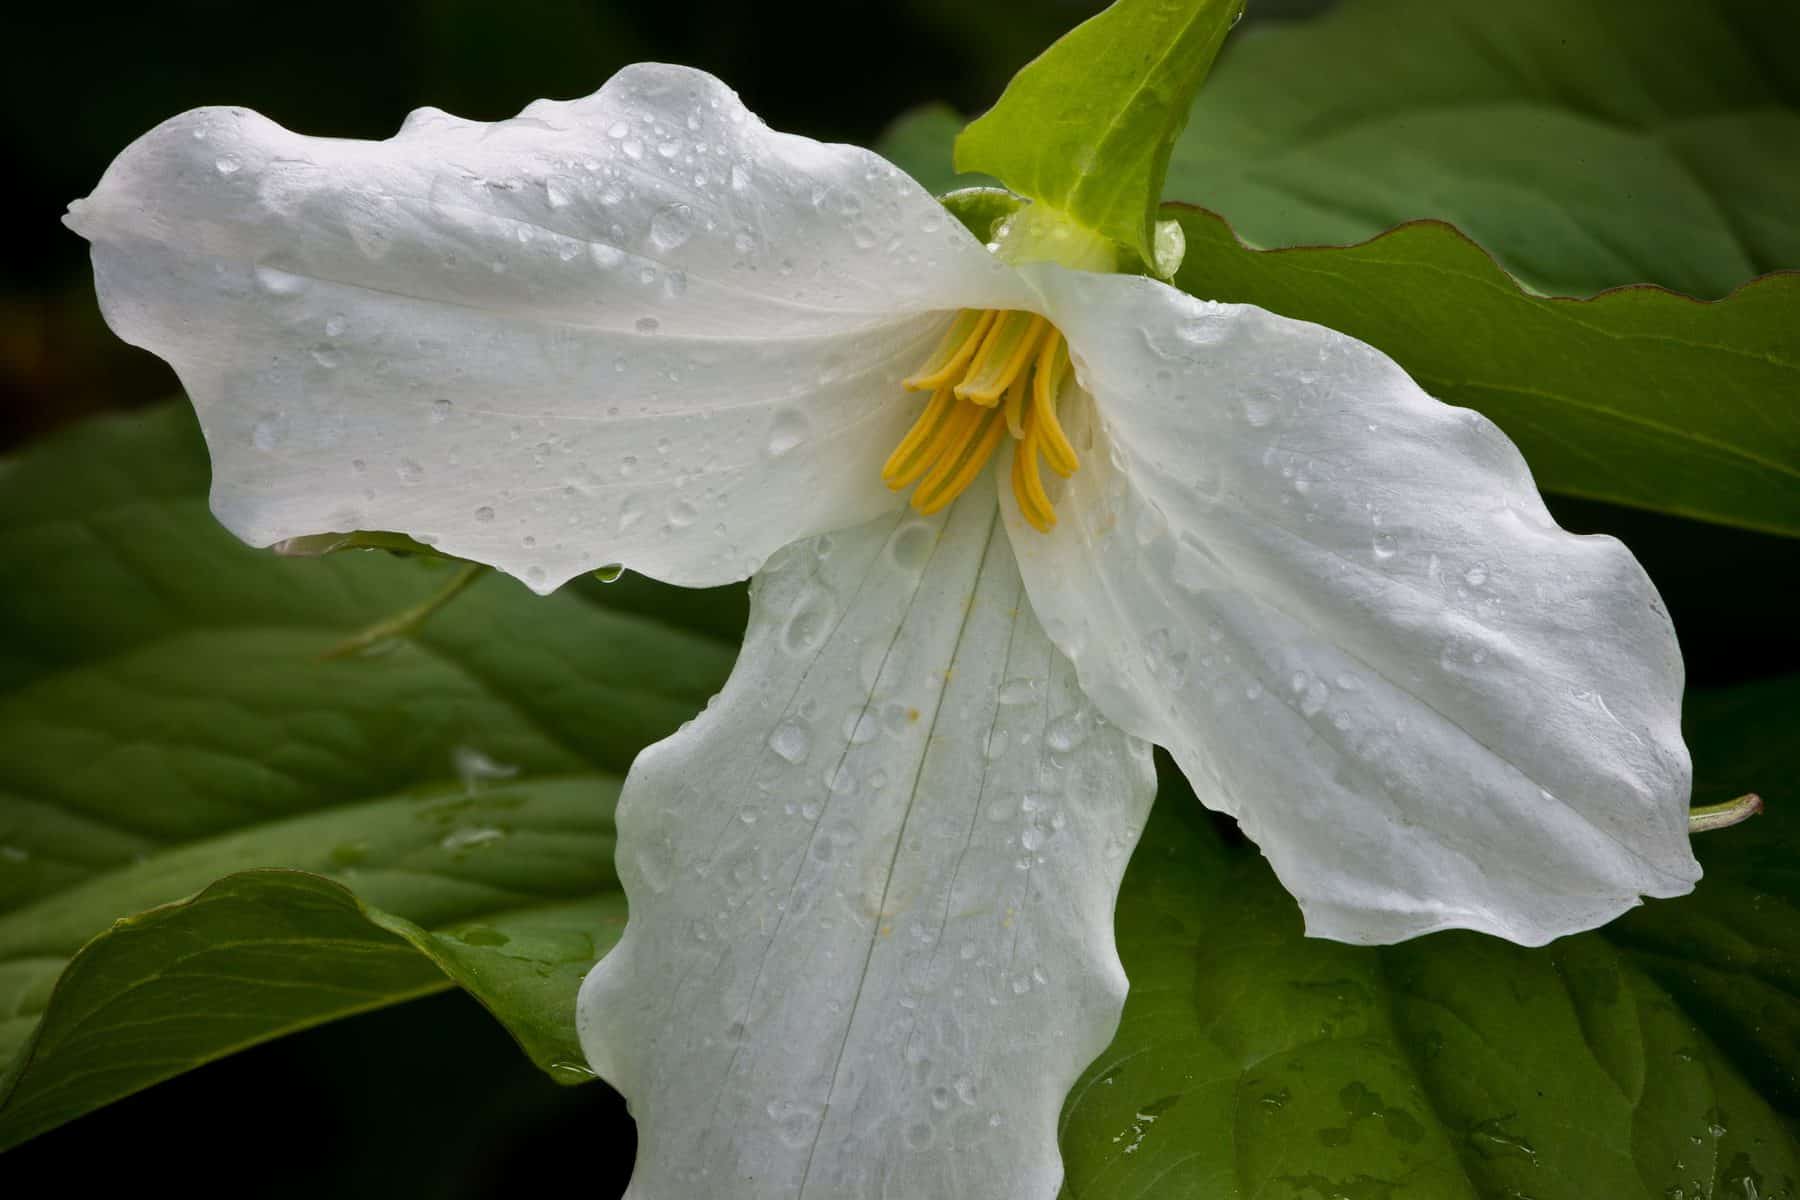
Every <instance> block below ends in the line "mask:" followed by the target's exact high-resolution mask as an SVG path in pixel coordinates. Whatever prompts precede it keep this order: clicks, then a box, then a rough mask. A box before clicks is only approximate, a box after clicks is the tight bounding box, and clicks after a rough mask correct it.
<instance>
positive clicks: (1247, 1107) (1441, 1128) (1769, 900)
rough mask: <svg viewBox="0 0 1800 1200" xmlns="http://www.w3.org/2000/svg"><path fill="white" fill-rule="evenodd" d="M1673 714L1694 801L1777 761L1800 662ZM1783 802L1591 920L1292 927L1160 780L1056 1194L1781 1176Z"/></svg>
mask: <svg viewBox="0 0 1800 1200" xmlns="http://www.w3.org/2000/svg"><path fill="white" fill-rule="evenodd" d="M1691 709H1692V712H1691V720H1690V736H1691V738H1692V740H1693V743H1694V747H1695V753H1696V761H1697V765H1698V767H1699V770H1700V780H1701V782H1700V795H1699V797H1698V798H1699V799H1700V800H1708V799H1713V798H1717V797H1720V796H1724V795H1727V794H1730V793H1732V792H1733V791H1735V790H1741V789H1742V788H1743V787H1744V786H1745V785H1746V781H1747V780H1757V781H1759V782H1760V783H1762V784H1768V783H1770V782H1778V783H1785V781H1786V780H1788V779H1790V778H1791V777H1792V776H1793V774H1794V770H1795V767H1796V765H1797V764H1796V762H1795V761H1794V753H1795V747H1794V746H1793V744H1792V742H1791V738H1790V739H1786V740H1785V743H1784V731H1786V732H1789V733H1791V731H1792V728H1793V725H1794V722H1795V721H1796V720H1797V719H1800V680H1788V681H1785V682H1782V683H1777V684H1767V685H1756V686H1752V687H1747V688H1743V689H1738V690H1735V691H1731V692H1725V693H1719V694H1712V695H1705V696H1702V697H1699V698H1697V699H1696V700H1695V701H1694V702H1693V704H1692V706H1691ZM1770 746H1782V747H1783V748H1782V749H1781V750H1780V751H1778V752H1775V753H1773V754H1771V753H1769V751H1768V749H1767V748H1768V747H1770ZM1794 816H1795V814H1794V813H1793V812H1792V811H1791V809H1789V808H1787V807H1786V806H1784V805H1783V804H1782V802H1781V800H1780V799H1779V798H1777V799H1776V800H1775V801H1774V803H1772V805H1771V816H1770V817H1769V818H1766V819H1764V823H1762V824H1758V823H1752V824H1750V825H1747V826H1743V827H1740V828H1738V829H1733V830H1729V831H1726V832H1724V833H1720V834H1715V835H1711V840H1707V841H1704V842H1702V843H1701V850H1702V857H1703V858H1704V859H1705V860H1706V863H1707V868H1708V876H1707V878H1706V879H1705V880H1703V881H1702V882H1701V884H1700V887H1699V890H1698V891H1697V892H1696V893H1695V894H1694V895H1692V896H1689V897H1685V898H1683V899H1680V900H1673V901H1660V902H1653V903H1651V904H1649V905H1647V906H1646V907H1644V908H1642V909H1640V910H1638V911H1637V912H1634V913H1633V914H1631V915H1629V916H1628V917H1626V918H1625V919H1624V920H1622V921H1620V922H1618V923H1616V924H1614V925H1613V926H1610V927H1609V928H1607V929H1606V930H1603V931H1601V932H1599V933H1594V934H1583V935H1581V936H1578V937H1574V938H1567V939H1564V940H1562V941H1560V942H1557V943H1555V944H1553V945H1551V946H1549V947H1546V948H1544V949H1542V950H1523V949H1520V948H1519V947H1516V946H1512V945H1509V944H1507V943H1505V942H1502V941H1499V940H1497V939H1493V938H1484V937H1480V936H1477V935H1473V934H1464V933H1451V934H1440V935H1434V936H1431V937H1426V938H1421V939H1418V940H1416V941H1412V942H1408V943H1404V944H1402V945H1398V946H1391V947H1382V948H1360V947H1350V946H1343V945H1337V944H1334V943H1330V942H1321V941H1313V940H1308V939H1305V938H1303V937H1302V936H1301V935H1300V922H1299V919H1298V915H1297V913H1296V912H1295V909H1294V905H1293V903H1292V901H1291V900H1289V899H1288V897H1287V896H1285V895H1284V894H1282V893H1281V891H1280V889H1279V888H1278V887H1276V886H1275V884H1274V882H1273V880H1272V878H1271V877H1270V874H1269V871H1268V869H1267V867H1266V866H1265V864H1263V863H1262V862H1261V861H1260V859H1259V858H1258V856H1257V855H1256V853H1255V851H1254V849H1253V848H1251V847H1247V846H1245V845H1243V844H1241V843H1239V844H1231V843H1229V842H1227V841H1226V840H1224V839H1223V838H1222V837H1221V835H1220V833H1219V832H1217V831H1216V830H1215V829H1214V828H1213V827H1211V826H1210V825H1209V824H1208V823H1207V820H1206V818H1205V817H1204V816H1202V815H1200V814H1199V813H1198V811H1197V809H1196V807H1195V806H1194V805H1192V804H1191V802H1188V801H1187V799H1186V797H1184V796H1182V795H1180V794H1179V785H1178V784H1177V783H1176V782H1175V781H1174V779H1173V777H1170V778H1167V779H1165V781H1164V788H1163V794H1162V796H1161V798H1160V800H1159V802H1158V804H1157V808H1156V811H1155V815H1154V816H1153V818H1152V821H1151V826H1150V828H1149V830H1148V831H1147V832H1146V833H1145V837H1144V842H1143V847H1144V848H1143V850H1142V851H1140V853H1139V855H1138V856H1137V858H1135V859H1134V860H1133V862H1132V866H1131V870H1130V872H1129V873H1128V874H1127V876H1126V882H1125V890H1124V892H1123V893H1122V895H1121V898H1120V905H1119V943H1120V951H1121V954H1122V956H1123V958H1124V960H1125V964H1126V970H1127V972H1128V974H1129V975H1130V977H1131V980H1132V991H1131V995H1130V998H1129V999H1128V1000H1127V1001H1126V1008H1125V1017H1124V1021H1123V1023H1122V1025H1121V1027H1120V1031H1119V1035H1118V1037H1117V1038H1116V1039H1115V1041H1114V1043H1113V1045H1112V1046H1111V1047H1110V1048H1109V1049H1108V1050H1107V1052H1106V1053H1105V1054H1103V1055H1102V1056H1101V1057H1100V1059H1099V1060H1098V1061H1097V1062H1096V1063H1095V1065H1094V1066H1093V1068H1092V1069H1091V1070H1090V1071H1089V1072H1088V1074H1087V1075H1086V1076H1085V1078H1084V1079H1083V1081H1082V1083H1080V1084H1078V1085H1077V1087H1076V1089H1075V1091H1074V1092H1073V1093H1072V1094H1071V1097H1070V1100H1069V1102H1068V1104H1067V1105H1066V1107H1065V1109H1064V1114H1063V1147H1064V1155H1065V1158H1066V1159H1067V1161H1068V1164H1069V1184H1068V1189H1067V1194H1068V1195H1069V1196H1070V1197H1072V1198H1079V1200H1108V1198H1111V1197H1137V1196H1144V1195H1155V1196H1206V1197H1209V1198H1217V1200H1248V1198H1249V1197H1258V1198H1259V1200H1322V1198H1326V1197H1350V1198H1353V1200H1460V1198H1465V1197H1466V1198H1470V1200H1501V1198H1503V1197H1504V1198H1513V1197H1519V1196H1531V1197H1533V1198H1534V1200H1564V1198H1567V1200H1576V1198H1578V1197H1579V1198H1585V1197H1594V1196H1605V1197H1608V1198H1609V1200H1640V1198H1641V1200H1672V1198H1674V1197H1681V1198H1682V1200H1706V1198H1712V1197H1717V1198H1718V1200H1728V1198H1729V1200H1740V1198H1747V1197H1750V1196H1756V1197H1759V1198H1760V1200H1768V1198H1769V1197H1773V1196H1792V1195H1794V1194H1795V1189H1796V1186H1797V1182H1800V1165H1797V1163H1800V1159H1797V1155H1800V1144H1797V1143H1796V1140H1795V1138H1794V1134H1793V1132H1792V1126H1791V1125H1790V1124H1789V1122H1790V1121H1791V1120H1792V1118H1793V1117H1794V1116H1795V1115H1796V1113H1800V1094H1797V1093H1796V1090H1795V1086H1794V1084H1795V1076H1794V1070H1795V1067H1796V1065H1797V1064H1800V1057H1797V1055H1796V1046H1795V1042H1794V1031H1795V1029H1796V1022H1797V1021H1800V940H1797V939H1796V933H1795V931H1796V929H1800V923H1797V922H1796V920H1795V916H1796V904H1797V903H1800V877H1796V876H1795V874H1794V872H1793V870H1792V863H1793V862H1794V856H1795V854H1796V852H1797V851H1800V821H1797V820H1795V819H1794ZM1733 996H1736V997H1739V998H1738V999H1736V1000H1732V999H1730V998H1731V997H1733Z"/></svg>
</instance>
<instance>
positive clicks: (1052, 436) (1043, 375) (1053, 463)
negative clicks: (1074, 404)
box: [1031, 333, 1081, 479]
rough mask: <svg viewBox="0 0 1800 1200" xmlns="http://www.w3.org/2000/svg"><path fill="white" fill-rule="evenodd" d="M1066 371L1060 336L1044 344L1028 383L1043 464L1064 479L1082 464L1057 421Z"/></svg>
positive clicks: (1066, 351) (1066, 349)
mask: <svg viewBox="0 0 1800 1200" xmlns="http://www.w3.org/2000/svg"><path fill="white" fill-rule="evenodd" d="M1068 370H1069V344H1068V343H1067V342H1065V341H1063V337H1062V334H1060V333H1059V334H1057V335H1056V336H1055V337H1053V338H1051V339H1050V340H1049V341H1047V342H1045V343H1044V348H1043V350H1042V351H1041V352H1040V353H1039V354H1038V361H1037V371H1036V373H1035V375H1034V377H1033V379H1032V381H1031V397H1032V400H1033V404H1032V409H1031V410H1032V412H1034V413H1036V414H1037V419H1038V425H1039V433H1040V436H1041V437H1042V438H1043V443H1044V461H1045V462H1047V463H1049V464H1050V469H1051V470H1052V471H1055V472H1056V473H1057V474H1058V475H1061V476H1062V477H1063V478H1064V479H1067V478H1068V477H1069V476H1071V475H1073V474H1074V473H1075V470H1076V468H1077V467H1079V466H1081V461H1080V460H1079V459H1077V458H1076V457H1075V447H1073V446H1071V445H1069V438H1068V435H1067V434H1065V433H1063V427H1062V422H1061V421H1059V420H1057V419H1056V396H1057V392H1058V391H1059V390H1060V389H1061V387H1062V381H1063V377H1064V376H1065V375H1066V374H1067V373H1068Z"/></svg>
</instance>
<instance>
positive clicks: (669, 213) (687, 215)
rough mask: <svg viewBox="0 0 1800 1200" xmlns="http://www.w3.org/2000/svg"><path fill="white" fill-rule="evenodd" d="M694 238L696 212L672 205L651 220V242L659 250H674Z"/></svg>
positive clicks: (661, 210) (657, 213) (686, 207)
mask: <svg viewBox="0 0 1800 1200" xmlns="http://www.w3.org/2000/svg"><path fill="white" fill-rule="evenodd" d="M693 236H694V210H693V209H692V208H689V207H688V206H687V205H685V204H671V205H669V206H668V207H666V208H659V209H657V210H656V213H655V215H654V216H652V217H651V218H650V241H651V242H652V243H653V244H655V246H656V248H657V249H659V250H673V249H675V248H676V247H678V246H680V245H682V244H683V243H685V242H686V241H687V240H688V239H689V238H690V237H693Z"/></svg>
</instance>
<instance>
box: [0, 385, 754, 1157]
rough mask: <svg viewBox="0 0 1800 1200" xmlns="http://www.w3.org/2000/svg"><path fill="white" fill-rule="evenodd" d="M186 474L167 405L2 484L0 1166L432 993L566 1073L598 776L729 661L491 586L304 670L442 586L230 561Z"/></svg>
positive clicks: (195, 452) (604, 851)
mask: <svg viewBox="0 0 1800 1200" xmlns="http://www.w3.org/2000/svg"><path fill="white" fill-rule="evenodd" d="M206 474H207V472H206V457H205V453H204V450H203V448H202V447H201V445H200V440H199V436H198V432H197V430H196V429H195V428H194V426H193V419H192V417H191V415H190V414H189V413H188V412H187V410H186V408H185V406H183V407H181V408H165V409H161V410H157V411H154V412H150V413H147V414H145V415H141V416H134V417H126V418H113V419H108V420H105V421H101V422H95V423H92V424H90V425H87V426H83V427H80V428H78V429H76V430H74V431H72V432H71V433H70V434H68V435H66V436H64V437H62V438H60V439H57V440H54V441H52V442H49V443H46V444H44V445H42V446H41V447H39V448H37V449H36V450H34V451H33V452H32V453H31V454H29V455H28V456H26V457H25V458H23V459H22V460H19V461H17V462H15V463H13V464H11V465H10V466H8V467H7V468H6V469H5V471H4V473H3V474H0V1063H9V1064H10V1065H8V1066H7V1067H6V1068H5V1069H4V1073H3V1074H0V1145H6V1144H9V1143H12V1142H16V1141H18V1140H20V1139H22V1138H24V1137H28V1136H30V1135H31V1134H32V1133H34V1132H37V1131H39V1130H42V1129H44V1128H47V1127H48V1126H50V1125H52V1124H55V1123H57V1122H59V1121H63V1120H67V1119H68V1118H70V1117H72V1116H74V1115H77V1114H78V1113H80V1112H83V1111H86V1110H87V1109H90V1108H93V1107H95V1106H97V1105H99V1104H103V1103H106V1102H107V1101H110V1100H112V1099H116V1098H118V1097H119V1096H122V1095H125V1094H127V1093H129V1092H131V1091H133V1090H136V1089H137V1088H140V1087H143V1086H145V1085H147V1084H149V1083H152V1082H154V1081H155V1080H157V1079H161V1078H165V1077H167V1076H169V1075H171V1074H174V1073H176V1072H178V1071H180V1070H183V1069H186V1068H187V1067H190V1066H193V1065H196V1064H198V1063H200V1062H204V1061H207V1060H209V1059H211V1058H216V1057H218V1056H220V1055H223V1054H226V1053H229V1052H231V1051H232V1050H235V1049H238V1048H240V1047H242V1046H245V1045H249V1044H251V1043H254V1042H257V1041H261V1040H264V1039H266V1038H270V1037H274V1036H277V1035H279V1034H281V1033H283V1032H286V1031H289V1030H292V1029H297V1028H302V1027H304V1026H306V1025H310V1024H314V1023H317V1022H318V1021H322V1020H327V1019H330V1018H332V1017H336V1016H341V1015H345V1014H347V1013H351V1012H356V1011H360V1010H363V1009H366V1008H369V1007H372V1006H375V1005H379V1004H388V1003H393V1002H396V1001H399V1000H403V999H406V998H408V997H410V996H414V995H418V994H420V993H421V992H424V991H429V990H432V989H435V988H441V987H444V986H448V984H449V983H451V982H454V983H458V984H461V985H463V986H464V987H466V988H468V990H469V991H470V992H471V993H473V994H474V995H475V996H476V998H477V999H479V1000H480V1001H481V1002H482V1003H484V1004H485V1005H487V1006H488V1007H489V1008H490V1009H491V1010H492V1011H493V1012H494V1013H495V1015H496V1016H497V1017H499V1018H500V1020H501V1021H502V1022H504V1023H505V1024H506V1026H507V1027H508V1029H510V1030H511V1031H512V1033H513V1034H514V1036H515V1037H517V1038H518V1040H519V1042H520V1044H521V1045H522V1046H523V1047H524V1048H525V1050H526V1051H527V1053H528V1054H530V1055H531V1057H532V1058H533V1059H534V1060H535V1061H537V1062H538V1063H539V1064H540V1065H542V1066H543V1067H545V1068H546V1069H547V1070H550V1071H551V1072H552V1074H554V1075H557V1076H559V1077H562V1078H570V1079H572V1078H575V1077H576V1076H577V1075H578V1074H579V1073H580V1072H578V1070H577V1069H574V1068H573V1067H572V1066H571V1064H578V1063H580V1061H581V1057H580V1053H579V1050H578V1048H577V1046H576V1043H575V1038H574V1029H573V1006H574V996H575V984H576V981H577V980H578V979H579V977H580V975H581V974H582V973H583V972H584V971H585V970H586V969H587V967H588V966H589V965H591V964H592V962H593V961H594V960H595V958H596V957H597V956H598V955H599V954H600V953H602V952H604V950H605V949H606V948H607V947H608V946H610V945H611V943H612V941H613V940H614V939H615V938H616V937H617V934H618V932H619V930H620V929H621V928H622V926H623V922H624V901H623V897H622V895H621V893H620V891H619V889H618V886H617V881H616V879H615V877H614V875H613V868H612V853H613V831H612V806H613V803H614V801H615V800H616V797H617V794H618V788H619V783H620V780H621V778H622V776H623V774H624V772H625V770H626V769H627V768H628V767H629V765H630V763H631V760H632V759H633V757H635V755H636V753H637V751H638V749H639V748H640V747H642V746H643V745H645V744H647V743H648V742H650V741H652V740H654V739H656V738H658V737H661V736H663V735H665V734H666V733H668V732H669V731H670V730H671V729H673V728H674V726H675V725H676V724H678V723H679V722H681V721H682V720H685V719H686V718H688V717H690V716H691V715H692V714H693V713H694V711H695V710H696V709H697V708H698V707H699V706H700V705H701V704H702V703H703V702H704V701H705V699H706V697H707V696H708V695H709V694H710V693H711V692H712V691H713V690H714V689H715V688H716V687H717V686H718V684H719V683H720V682H721V681H722V680H723V678H724V676H725V673H726V670H727V669H728V667H729V665H730V661H731V657H732V649H731V647H730V646H729V645H728V644H725V643H722V642H720V641H718V640H716V639H715V638H713V637H710V636H698V635H695V634H692V633H688V632H684V631H681V630H678V629H674V628H671V627H669V626H667V625H665V624H661V623H658V622H655V621H652V620H649V619H647V618H645V617H641V616H632V615H625V614H623V613H620V612H616V611H609V610H608V609H607V608H605V607H602V606H601V605H599V604H596V603H593V602H592V601H591V599H590V598H588V597H591V596H592V595H596V594H597V595H600V596H602V597H608V598H610V597H612V596H614V595H618V596H619V597H620V599H621V600H622V601H624V602H625V604H626V605H628V606H630V605H633V604H647V597H644V596H641V595H640V596H638V597H636V598H634V597H633V595H632V594H631V592H630V591H629V590H628V589H627V587H626V585H624V584H621V585H616V586H617V587H618V588H620V589H621V590H620V591H618V592H615V591H614V589H613V588H602V587H600V586H599V585H595V586H594V587H592V588H591V589H588V590H587V591H585V592H582V591H576V590H570V589H565V590H564V591H563V592H561V593H558V594H557V595H555V596H551V597H548V598H545V599H538V598H535V597H532V596H531V595H530V594H529V593H528V592H526V591H525V589H523V588H522V587H519V586H517V585H515V584H513V583H511V582H509V581H506V580H503V579H500V578H489V579H485V580H483V581H482V582H480V583H478V584H476V585H475V586H474V587H472V588H471V589H470V590H469V591H468V592H467V593H466V594H465V595H464V596H463V597H462V598H460V599H459V600H458V601H457V602H456V603H455V604H454V605H452V606H451V607H450V608H448V609H447V610H445V611H444V612H442V613H439V614H438V615H437V616H435V617H434V618H433V619H432V620H431V621H430V622H429V623H428V624H427V625H425V626H424V627H423V629H422V630H420V631H419V632H418V633H416V634H415V635H413V636H411V637H409V638H407V639H404V640H401V641H398V642H396V643H394V644H392V645H390V646H388V647H386V648H385V652H384V653H380V654H376V655H373V656H369V657H364V658H358V659H351V660H347V661H339V662H322V661H320V659H319V656H320V654H321V653H322V652H324V651H325V650H327V649H329V648H330V647H332V646H333V645H335V644H337V643H338V642H340V641H342V640H344V639H345V638H346V637H347V636H348V635H350V634H352V633H354V632H356V631H357V630H359V629H361V628H363V627H364V626H366V625H368V624H370V623H372V622H374V621H376V620H378V619H380V618H381V617H383V616H385V615H387V614H389V613H392V612H394V611H397V610H400V609H403V608H405V607H407V606H408V605H410V604H411V603H413V602H415V601H416V600H418V599H420V598H421V597H423V596H425V595H428V594H430V593H431V592H432V591H433V590H435V589H436V588H437V587H438V586H439V584H440V582H441V581H442V580H444V579H445V578H447V577H448V574H449V573H451V572H454V571H455V570H456V569H457V568H456V567H455V566H454V565H451V564H443V563H438V562H434V561H430V560H420V559H397V558H394V557H392V556H390V555H387V554H384V553H381V552H364V553H351V554H337V555H332V556H330V557H329V558H326V559H322V560H293V559H282V558H278V557H276V556H273V555H270V554H267V553H263V552H258V551H253V550H250V549H247V548H246V547H244V546H242V545H240V544H238V543H237V542H236V541H235V540H234V539H232V538H231V537H230V536H229V535H227V534H225V533H224V532H223V531H222V530H220V529H219V528H218V527H217V525H216V523H215V522H214V521H213V519H212V517H211V515H210V514H209V513H208V511H207V508H206V500H205V488H206ZM264 868H289V870H286V871H274V872H271V871H268V870H264ZM246 872H247V873H246ZM215 881H217V882H215ZM209 885H210V886H209ZM196 892H199V893H200V894H199V895H198V896H195V897H194V899H192V900H191V901H184V898H185V897H188V896H191V895H193V894H194V893H196ZM171 902H178V903H174V904H172V905H171ZM158 906H167V907H158ZM131 914H140V915H137V916H131ZM121 917H127V918H128V919H127V920H126V921H124V922H122V923H120V924H118V925H116V926H115V925H114V922H115V921H116V920H117V919H118V918H121ZM71 959H72V961H71Z"/></svg>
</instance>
